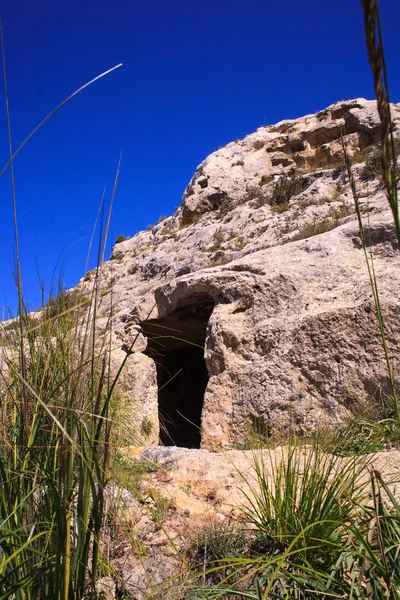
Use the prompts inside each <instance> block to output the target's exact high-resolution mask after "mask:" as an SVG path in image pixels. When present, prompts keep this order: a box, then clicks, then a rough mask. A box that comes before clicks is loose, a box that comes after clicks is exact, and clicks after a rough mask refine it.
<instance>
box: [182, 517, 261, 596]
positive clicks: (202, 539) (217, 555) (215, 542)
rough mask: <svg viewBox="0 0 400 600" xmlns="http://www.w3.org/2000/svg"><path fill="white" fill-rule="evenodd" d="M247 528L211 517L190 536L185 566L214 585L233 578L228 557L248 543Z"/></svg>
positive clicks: (236, 553)
mask: <svg viewBox="0 0 400 600" xmlns="http://www.w3.org/2000/svg"><path fill="white" fill-rule="evenodd" d="M250 539H251V538H250V535H249V532H248V531H247V530H246V529H245V528H244V527H243V524H241V523H238V522H236V521H232V520H230V519H226V520H224V521H212V522H211V524H210V525H209V526H207V527H205V528H203V529H201V530H200V531H197V532H196V533H195V535H194V536H193V537H192V539H191V542H190V544H189V545H188V546H187V548H186V550H185V555H186V560H187V563H188V567H189V568H190V569H191V571H192V573H193V575H194V576H195V577H196V576H197V577H199V576H201V581H202V584H203V585H207V586H208V585H215V584H218V583H220V582H221V581H224V580H225V581H226V579H227V578H228V579H231V577H232V579H233V580H234V579H235V578H236V573H235V569H232V566H231V565H230V561H231V560H232V559H236V558H239V557H241V556H243V554H244V553H245V552H246V551H247V550H248V549H249V547H250V543H251V542H250Z"/></svg>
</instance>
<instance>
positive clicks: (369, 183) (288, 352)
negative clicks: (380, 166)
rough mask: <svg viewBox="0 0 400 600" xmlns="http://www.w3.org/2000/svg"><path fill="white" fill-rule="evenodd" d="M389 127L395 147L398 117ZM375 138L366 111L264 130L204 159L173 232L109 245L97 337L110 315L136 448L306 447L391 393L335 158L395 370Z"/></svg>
mask: <svg viewBox="0 0 400 600" xmlns="http://www.w3.org/2000/svg"><path fill="white" fill-rule="evenodd" d="M392 117H393V119H394V123H395V135H397V131H398V128H399V124H400V104H398V105H393V106H392ZM379 133H380V123H379V118H378V114H377V110H376V104H375V102H372V101H366V100H363V99H357V100H351V101H343V102H337V103H335V104H333V105H332V106H329V107H328V108H326V109H325V110H322V111H320V112H318V113H316V114H315V115H308V116H305V117H303V118H299V119H295V120H288V121H282V122H280V123H277V124H276V125H272V126H268V127H262V128H260V129H258V130H257V131H256V132H255V133H253V134H251V135H248V136H246V137H245V138H244V139H243V140H237V141H236V142H232V143H230V144H228V145H227V146H226V147H225V148H221V149H219V150H217V151H216V152H214V153H213V154H211V155H210V156H209V157H207V158H206V160H204V161H203V162H202V163H201V164H200V165H199V167H198V168H197V169H196V172H195V174H194V176H193V178H192V180H191V181H190V183H189V185H188V186H187V188H186V190H185V192H184V194H183V198H182V203H181V205H180V206H179V208H178V209H177V210H176V212H175V213H174V214H173V215H172V216H171V217H168V218H165V219H164V220H162V221H161V222H160V223H158V224H157V225H155V226H154V227H150V228H149V229H148V230H147V231H142V232H140V233H138V234H137V235H135V236H134V237H133V238H132V239H128V240H126V241H123V242H121V243H118V244H116V245H115V247H114V249H113V251H112V255H111V259H110V261H108V262H107V263H105V265H104V268H103V274H102V285H103V287H104V290H110V289H111V288H112V294H111V293H108V292H105V293H104V295H103V297H102V303H101V311H102V314H103V315H104V319H103V320H102V319H100V320H99V326H100V327H101V326H102V322H103V321H104V322H105V320H106V317H105V315H107V314H108V313H109V311H110V308H111V307H112V308H113V323H112V339H113V347H114V348H115V349H114V350H113V361H114V362H115V364H117V363H118V362H119V361H120V360H121V358H122V357H123V356H125V352H129V354H130V355H129V358H128V361H127V365H126V369H125V371H124V373H123V376H122V379H121V382H120V388H119V393H120V395H121V396H122V397H123V399H124V402H125V405H126V407H127V410H128V412H127V413H126V415H128V414H129V410H130V409H131V410H132V415H133V416H132V417H131V419H132V420H135V422H138V423H139V425H138V434H139V435H140V436H141V438H142V440H143V443H144V444H145V445H151V444H157V443H158V440H159V437H161V440H162V442H163V443H164V444H165V445H174V444H176V445H180V446H187V447H194V448H196V447H200V446H201V447H202V448H205V449H218V448H229V447H232V446H234V445H235V444H237V443H238V442H240V441H241V440H243V438H245V437H246V436H247V435H248V433H249V430H253V431H256V432H257V431H259V432H260V433H263V434H264V433H273V432H274V431H280V430H283V431H285V432H287V431H289V430H290V429H291V430H293V431H294V430H296V431H299V432H302V433H307V432H309V431H310V430H312V429H314V428H316V427H319V426H321V425H323V424H326V423H330V422H337V421H340V420H343V419H345V418H346V417H348V416H349V415H350V414H351V412H352V411H353V410H354V409H355V408H357V407H358V406H359V405H360V403H363V402H365V400H366V399H367V398H368V397H370V396H376V395H379V394H381V393H385V391H387V374H386V368H385V362H384V359H383V352H382V345H381V340H380V336H379V331H378V327H377V324H376V317H375V309H374V304H373V299H372V293H371V288H370V283H369V279H368V272H367V268H366V264H365V259H364V255H363V251H362V249H361V244H360V234H359V230H358V224H357V219H356V216H355V212H354V207H353V200H352V197H351V193H350V187H349V184H348V179H347V175H346V173H345V170H344V168H343V153H342V142H341V136H343V140H344V143H345V144H346V147H347V149H348V152H349V154H350V155H352V156H353V157H354V163H355V164H354V175H355V178H356V181H357V186H358V190H359V194H360V198H361V207H362V211H363V213H364V218H365V226H366V232H367V239H368V244H369V248H370V250H371V252H372V253H373V256H374V265H375V271H376V276H377V280H378V285H379V291H380V294H381V302H382V305H383V311H384V318H385V324H386V328H387V335H388V346H389V351H390V353H391V357H392V360H393V365H394V368H395V370H396V369H397V368H398V351H397V348H398V340H399V339H400V335H399V334H400V320H399V316H400V304H399V298H398V290H399V282H400V271H399V253H398V250H397V248H396V243H395V236H394V230H393V225H392V219H391V214H390V211H389V208H388V204H387V200H386V197H385V192H384V190H383V188H382V184H381V183H380V180H379V177H378V176H376V177H375V178H373V175H372V177H371V176H367V175H366V171H365V161H366V160H367V161H368V157H369V156H370V155H372V154H373V152H374V150H376V148H377V144H378V141H379ZM369 160H370V159H369ZM367 164H369V163H367ZM79 287H80V289H81V290H82V291H84V292H85V291H89V290H90V289H91V273H88V274H87V275H86V277H85V278H84V280H82V281H81V283H80V286H79ZM130 407H131V408H130Z"/></svg>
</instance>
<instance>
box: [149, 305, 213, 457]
mask: <svg viewBox="0 0 400 600" xmlns="http://www.w3.org/2000/svg"><path fill="white" fill-rule="evenodd" d="M213 308H214V300H213V298H212V297H211V296H209V295H208V294H206V295H201V296H193V297H191V298H186V299H185V301H184V304H183V303H182V304H180V305H179V306H178V307H177V308H176V309H175V310H174V311H173V312H171V313H170V314H169V315H167V316H166V317H163V318H160V319H149V320H147V321H144V322H142V323H141V326H142V332H143V334H144V335H145V336H146V337H147V339H148V343H147V349H146V352H145V354H147V356H150V357H151V358H152V359H153V360H154V362H155V364H156V367H157V385H158V412H159V422H160V442H161V443H162V444H164V445H165V446H183V447H186V448H200V442H201V412H202V408H203V398H204V392H205V389H206V386H207V382H208V372H207V367H206V363H205V360H204V343H205V339H206V329H207V324H208V320H209V318H210V316H211V313H212V311H213Z"/></svg>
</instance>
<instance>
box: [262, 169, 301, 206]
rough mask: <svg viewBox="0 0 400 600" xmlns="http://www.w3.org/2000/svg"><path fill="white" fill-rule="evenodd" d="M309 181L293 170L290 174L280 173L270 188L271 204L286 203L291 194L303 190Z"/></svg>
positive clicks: (294, 194)
mask: <svg viewBox="0 0 400 600" xmlns="http://www.w3.org/2000/svg"><path fill="white" fill-rule="evenodd" d="M308 186H309V183H308V182H307V180H306V179H305V178H304V177H301V176H300V175H296V172H295V171H294V170H293V171H292V172H291V174H290V175H282V176H281V177H280V178H279V179H278V181H277V182H276V184H275V185H274V187H273V189H272V196H271V198H270V199H269V202H268V203H269V204H270V205H271V206H276V205H278V206H279V205H280V206H282V205H286V204H288V202H289V200H290V199H291V198H292V196H297V194H300V193H301V192H303V191H304V190H305V189H307V187H308Z"/></svg>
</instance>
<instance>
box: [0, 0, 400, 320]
mask: <svg viewBox="0 0 400 600" xmlns="http://www.w3.org/2000/svg"><path fill="white" fill-rule="evenodd" d="M380 4H381V16H382V23H383V31H384V39H385V49H386V55H387V62H388V70H389V78H390V84H391V96H392V101H395V102H398V101H400V79H399V75H398V59H399V42H398V36H399V33H398V29H399V27H398V24H399V22H400V2H398V0H381V3H380ZM1 10H2V20H3V32H4V40H5V47H6V60H7V68H8V87H9V101H10V109H11V120H12V123H11V125H12V134H13V143H14V147H17V146H18V145H19V143H21V141H22V140H23V139H24V137H25V136H26V135H27V134H28V133H29V132H30V130H31V129H33V127H34V126H35V125H36V124H37V123H38V122H39V121H40V120H41V119H42V118H43V117H44V116H45V115H46V114H47V113H48V112H49V111H50V110H52V109H53V108H54V107H55V106H56V105H57V104H58V103H59V102H61V101H62V100H63V99H64V98H65V97H66V96H68V95H69V94H70V93H71V92H72V91H74V90H75V89H76V88H78V87H79V86H80V85H82V84H83V83H85V82H86V81H88V80H89V79H91V78H92V77H94V76H96V75H97V74H99V73H100V72H102V71H104V70H106V69H108V68H110V67H112V66H113V65H115V64H117V63H119V62H122V63H124V64H123V67H122V68H120V69H118V70H117V71H115V72H114V73H112V74H111V75H109V76H107V77H106V78H104V79H102V80H101V81H99V82H97V83H96V84H94V85H93V86H92V87H91V88H90V89H87V90H85V91H84V92H83V93H82V94H80V95H79V96H78V97H76V98H75V99H74V100H73V101H72V102H71V103H69V104H68V105H67V106H66V107H65V108H64V109H63V110H62V111H61V112H59V113H58V114H57V115H56V116H55V117H54V118H53V119H52V120H51V121H50V122H48V123H47V124H46V125H45V126H44V127H43V128H42V130H41V131H40V132H39V133H38V134H37V135H36V136H35V137H34V138H33V139H32V140H31V141H30V142H29V144H28V145H27V146H26V147H25V149H24V150H23V151H22V152H21V154H20V155H19V156H18V157H17V159H16V160H15V174H16V190H17V202H18V215H19V227H20V237H21V246H22V266H23V280H24V290H25V297H26V300H27V301H28V302H29V303H30V304H29V306H30V307H31V308H34V307H37V306H38V305H39V304H40V293H39V287H40V286H39V281H38V276H37V272H36V264H37V265H38V268H39V270H40V275H41V277H42V278H43V279H45V280H46V282H47V284H49V283H50V281H51V279H52V273H53V270H54V268H55V267H56V265H57V261H59V260H61V264H62V265H63V269H64V280H65V285H66V287H70V286H72V285H74V284H75V283H76V282H77V281H78V280H79V278H80V277H81V276H82V275H83V270H84V267H85V262H86V253H87V248H88V244H89V239H90V235H91V230H92V226H93V223H94V220H95V217H96V212H97V209H98V204H99V201H100V198H101V195H102V191H103V188H104V186H105V184H106V183H107V182H108V184H109V190H110V191H111V184H112V180H113V177H114V173H115V169H116V165H117V162H118V157H119V154H120V151H121V150H122V153H123V156H122V170H121V177H120V183H119V187H118V192H117V197H116V205H115V210H114V214H113V219H112V226H111V237H112V239H113V240H114V239H115V237H116V236H117V235H119V234H122V233H123V234H125V235H127V236H131V235H133V234H134V233H135V232H137V231H138V230H140V229H143V228H146V227H147V226H148V225H149V224H151V223H154V222H156V221H157V219H158V218H159V217H160V215H169V214H171V213H172V212H173V211H174V209H175V207H176V206H177V205H178V204H179V203H180V199H181V196H182V192H183V190H184V188H185V186H186V185H187V183H188V181H189V179H190V178H191V176H192V174H193V171H194V169H195V168H196V166H197V165H198V164H199V163H200V162H201V161H202V160H203V159H204V158H205V157H206V156H207V155H208V154H209V153H210V152H212V151H214V150H215V149H216V148H218V147H219V146H222V145H225V144H227V143H228V142H230V141H232V140H235V139H237V138H241V137H243V136H245V135H246V134H248V133H250V132H252V131H254V130H255V129H256V128H257V127H259V126H261V125H267V124H271V123H274V122H276V121H278V120H281V119H285V118H295V117H298V116H302V115H303V114H307V113H311V112H315V111H316V110H319V109H321V108H324V107H325V106H327V105H329V104H331V103H332V102H335V101H336V100H340V99H348V98H352V97H357V96H363V97H366V98H372V97H373V88H372V78H371V75H370V71H369V67H368V64H367V59H366V50H365V44H364V38H363V23H362V14H361V6H360V2H359V1H358V0H332V1H331V2H324V1H321V0H304V1H303V2H299V1H295V0H286V1H285V2H276V1H270V0H263V1H261V0H247V1H246V2H243V0H229V1H228V0H198V1H196V2H195V1H191V0H186V1H183V0H169V1H168V2H165V1H163V2H161V1H160V0H147V1H146V2H144V1H140V2H139V1H137V0H136V1H135V0H113V1H110V0H108V1H107V2H106V1H105V0H96V1H94V0H68V1H66V0H57V1H54V0H5V1H4V2H3V3H2V9H1ZM1 102H2V104H0V133H1V135H0V161H1V163H2V164H4V163H6V161H7V151H8V150H7V135H6V120H5V111H4V108H2V105H3V106H4V100H3V94H1ZM0 194H1V202H2V211H1V222H0V264H1V271H0V275H1V277H0V297H1V300H0V307H1V306H2V305H6V303H8V304H9V305H10V306H11V307H12V308H14V307H15V305H16V303H15V289H14V286H13V274H12V273H13V269H14V265H13V252H12V248H13V232H12V205H11V195H10V179H9V173H8V172H7V173H6V174H5V175H4V176H3V177H2V178H1V180H0ZM108 253H109V250H108ZM93 264H94V263H93V261H92V263H91V266H93ZM3 298H4V300H3Z"/></svg>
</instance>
